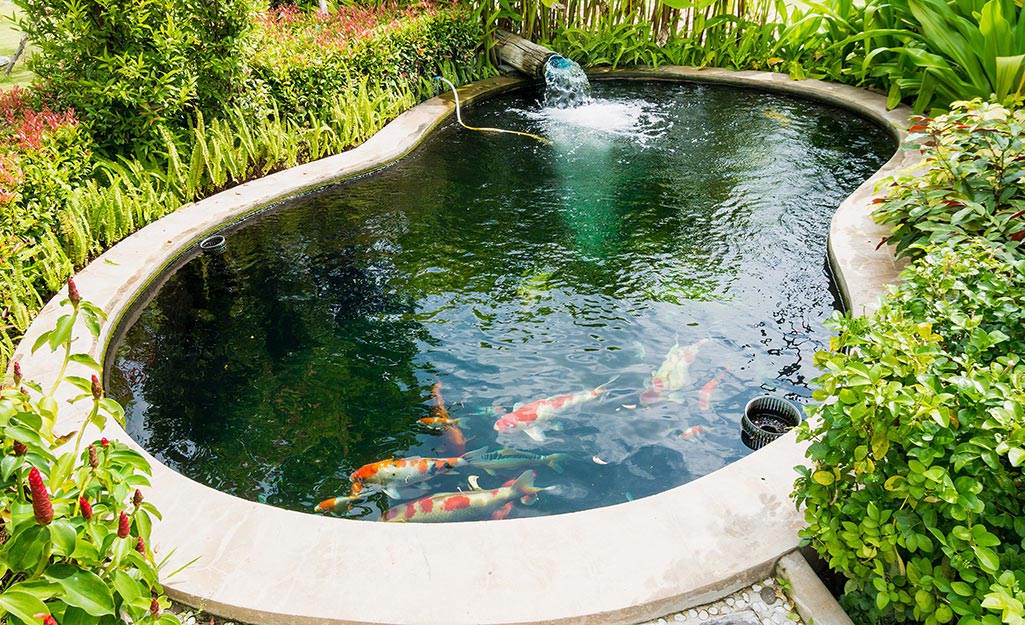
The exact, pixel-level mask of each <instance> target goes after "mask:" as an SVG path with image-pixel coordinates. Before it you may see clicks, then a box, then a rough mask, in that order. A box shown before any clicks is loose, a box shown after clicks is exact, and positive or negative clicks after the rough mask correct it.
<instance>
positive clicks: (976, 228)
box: [794, 101, 1025, 625]
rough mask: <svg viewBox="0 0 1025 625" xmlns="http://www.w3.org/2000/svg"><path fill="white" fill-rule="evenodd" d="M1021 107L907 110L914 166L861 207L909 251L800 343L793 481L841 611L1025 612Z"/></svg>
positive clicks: (1013, 619)
mask: <svg viewBox="0 0 1025 625" xmlns="http://www.w3.org/2000/svg"><path fill="white" fill-rule="evenodd" d="M1022 119H1023V117H1022V113H1021V112H1019V111H1009V110H1007V109H1004V108H1002V107H1000V106H997V105H994V104H987V103H983V102H981V101H973V102H966V103H959V104H957V105H956V107H955V109H954V110H953V111H951V112H950V113H949V114H947V115H943V116H940V117H938V118H936V119H931V120H930V119H920V120H919V121H918V122H917V124H916V126H915V128H914V129H913V132H914V133H915V134H917V135H918V137H919V139H920V140H921V143H920V145H921V148H922V149H923V151H924V152H925V156H926V162H927V163H928V164H929V165H930V167H931V169H930V170H928V171H927V172H925V173H924V174H923V173H922V172H917V174H915V175H906V176H902V177H898V178H897V179H895V180H893V181H891V183H892V184H891V187H890V194H889V196H888V197H887V198H885V199H884V200H883V202H882V203H881V204H880V209H879V211H878V213H877V217H881V218H883V219H885V221H886V222H888V223H893V224H894V232H893V234H892V235H891V238H892V240H893V241H894V242H897V243H898V245H899V248H900V250H901V251H902V252H904V253H907V254H909V255H911V256H913V257H914V260H913V261H912V263H911V264H910V265H909V266H908V267H907V269H906V270H905V271H904V272H902V274H901V280H902V282H901V284H900V285H899V286H898V287H896V288H894V289H892V290H891V291H890V292H889V293H888V294H887V295H886V296H885V297H884V298H883V299H882V302H881V306H880V308H879V311H878V312H876V313H875V314H873V315H871V316H868V317H851V316H841V315H839V314H838V315H837V316H836V317H834V319H833V324H834V327H835V328H836V329H838V330H839V331H840V334H839V336H838V337H837V338H836V339H834V341H833V343H832V345H831V349H830V351H828V352H822V353H819V354H817V355H816V364H817V366H818V367H819V368H820V369H822V370H823V371H825V373H824V374H823V375H822V376H821V377H820V378H818V380H817V384H818V385H819V386H820V387H821V388H820V389H819V390H817V391H816V392H815V398H816V399H817V400H819V401H821V402H822V404H820V405H818V406H815V407H812V408H811V409H810V410H809V412H810V416H811V419H810V420H809V421H808V422H806V423H805V424H803V425H802V426H801V430H800V433H799V439H800V440H810V441H811V445H810V447H809V448H808V454H807V455H808V458H809V459H810V461H811V465H812V466H811V467H810V468H807V467H799V468H798V471H799V472H800V473H801V477H800V478H799V479H798V480H797V482H796V484H795V493H794V495H795V498H796V500H797V502H798V503H799V504H803V505H804V506H806V510H805V518H806V520H807V522H808V527H807V528H806V529H805V530H803V531H802V532H801V535H802V536H803V537H804V539H805V540H806V541H808V542H810V544H811V545H812V546H814V547H815V549H816V550H817V551H818V552H819V554H820V555H821V556H822V557H823V558H824V559H826V561H827V562H828V563H829V565H830V566H831V567H832V568H833V569H835V570H837V571H839V572H842V573H843V574H844V575H845V576H846V577H847V580H848V581H847V584H846V589H845V590H846V594H845V596H844V601H845V603H846V605H847V607H848V608H849V609H850V610H851V611H852V613H853V615H854V617H855V620H856V621H857V620H858V619H861V620H862V621H863V622H879V621H880V620H882V621H884V622H915V623H926V624H927V625H933V624H934V623H948V622H954V621H956V622H957V623H958V624H959V625H979V624H981V625H999V624H1000V623H1021V622H1023V617H1025V608H1023V602H1025V592H1023V589H1025V554H1023V551H1022V548H1023V545H1025V490H1023V488H1022V485H1023V480H1025V476H1023V470H1022V465H1023V464H1025V362H1023V361H1022V356H1021V355H1022V354H1025V315H1023V314H1022V310H1021V304H1022V302H1023V301H1025V255H1023V254H1022V253H1021V249H1020V247H1019V245H1018V242H1019V239H1020V238H1021V236H1020V233H1021V232H1022V224H1021V216H1022V214H1025V213H1021V212H1020V211H1021V208H1022V206H1021V203H1022V200H1021V199H1020V198H1021V190H1020V182H1019V181H1020V180H1022V179H1023V178H1025V158H1023V156H1022V153H1021V143H1022V134H1023V133H1022V124H1021V120H1022Z"/></svg>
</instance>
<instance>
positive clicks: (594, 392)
mask: <svg viewBox="0 0 1025 625" xmlns="http://www.w3.org/2000/svg"><path fill="white" fill-rule="evenodd" d="M618 377H619V376H618V375H617V376H615V377H613V378H612V379H611V380H609V381H608V382H606V383H605V384H602V385H601V386H597V387H595V388H593V389H591V390H587V391H577V392H576V393H566V394H565V395H556V396H554V397H549V398H547V399H538V400H536V401H532V402H530V403H529V404H524V405H522V406H518V407H517V408H516V409H515V410H513V411H512V412H509V413H506V414H504V415H502V416H501V418H499V419H498V421H495V431H496V432H499V433H500V434H505V433H508V432H516V431H522V432H523V433H524V434H526V435H527V436H529V437H530V438H532V439H534V440H535V441H537V442H539V443H542V442H544V440H545V436H544V432H542V431H541V428H540V425H541V423H542V422H544V421H545V420H547V419H550V418H551V417H553V416H555V415H557V414H559V413H562V412H565V411H566V410H569V409H570V408H573V407H574V406H579V405H580V404H583V403H586V402H589V401H591V400H594V399H597V398H599V397H601V396H602V395H604V394H605V391H606V387H608V385H609V384H612V382H614V381H615V380H616V378H618Z"/></svg>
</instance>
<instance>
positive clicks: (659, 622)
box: [658, 618, 666, 625]
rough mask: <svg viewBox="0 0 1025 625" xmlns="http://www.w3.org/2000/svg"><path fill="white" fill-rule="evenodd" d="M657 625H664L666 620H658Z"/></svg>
mask: <svg viewBox="0 0 1025 625" xmlns="http://www.w3.org/2000/svg"><path fill="white" fill-rule="evenodd" d="M658 625H666V620H665V619H664V618H660V619H658Z"/></svg>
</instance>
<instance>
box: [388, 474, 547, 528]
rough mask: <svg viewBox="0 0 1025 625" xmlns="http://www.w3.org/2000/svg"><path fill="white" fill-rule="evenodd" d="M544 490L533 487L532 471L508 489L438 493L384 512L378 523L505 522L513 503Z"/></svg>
mask: <svg viewBox="0 0 1025 625" xmlns="http://www.w3.org/2000/svg"><path fill="white" fill-rule="evenodd" d="M549 488H550V487H549ZM545 490H548V488H538V487H536V486H534V473H533V472H532V471H524V472H523V473H522V474H520V476H519V477H518V478H516V479H515V480H514V481H513V482H512V484H510V485H508V486H502V487H500V488H495V489H491V490H472V491H468V492H465V493H438V494H437V495H431V496H430V497H424V498H423V499H418V500H416V501H411V502H409V503H405V504H401V505H399V506H396V507H394V508H392V509H391V510H389V511H388V512H386V513H385V515H384V516H383V517H381V520H382V521H390V522H394V523H446V522H450V521H473V520H482V519H486V518H489V517H491V518H505V517H506V516H507V515H508V514H509V511H510V510H511V509H512V505H511V504H512V503H513V502H514V501H515V500H517V499H519V500H520V501H521V502H523V503H529V502H532V501H533V500H534V499H535V498H536V497H537V494H538V493H540V492H542V491H545Z"/></svg>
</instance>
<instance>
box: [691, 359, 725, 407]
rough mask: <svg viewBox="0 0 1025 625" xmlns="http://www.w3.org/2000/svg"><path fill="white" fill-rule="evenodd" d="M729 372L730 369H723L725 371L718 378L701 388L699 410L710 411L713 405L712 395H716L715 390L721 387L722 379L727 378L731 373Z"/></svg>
mask: <svg viewBox="0 0 1025 625" xmlns="http://www.w3.org/2000/svg"><path fill="white" fill-rule="evenodd" d="M729 371H730V370H729V368H728V367H723V370H722V371H720V372H719V374H718V375H717V376H715V377H714V378H712V379H711V380H709V381H708V382H706V383H705V385H704V386H702V387H701V392H700V393H699V394H698V408H700V409H701V410H708V408H709V407H710V406H711V405H712V403H711V400H712V393H714V392H715V389H717V388H718V387H719V383H720V382H722V379H723V378H724V377H726V374H727V373H729Z"/></svg>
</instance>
